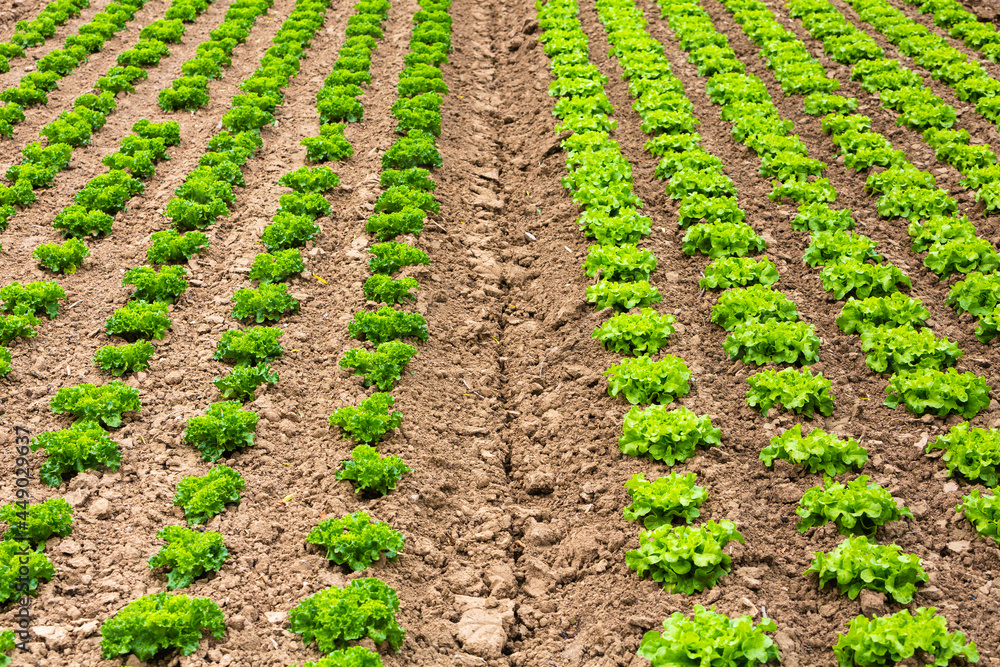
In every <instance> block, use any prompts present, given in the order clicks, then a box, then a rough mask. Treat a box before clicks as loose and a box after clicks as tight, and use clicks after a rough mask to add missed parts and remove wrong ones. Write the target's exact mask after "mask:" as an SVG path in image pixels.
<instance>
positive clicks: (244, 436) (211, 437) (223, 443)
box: [184, 401, 257, 462]
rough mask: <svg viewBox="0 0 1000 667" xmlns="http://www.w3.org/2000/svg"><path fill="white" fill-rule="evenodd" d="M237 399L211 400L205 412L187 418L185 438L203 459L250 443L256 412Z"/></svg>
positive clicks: (217, 455)
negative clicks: (216, 401) (245, 407)
mask: <svg viewBox="0 0 1000 667" xmlns="http://www.w3.org/2000/svg"><path fill="white" fill-rule="evenodd" d="M242 408H243V404H242V403H240V402H239V401H221V402H218V403H212V405H210V406H209V408H208V410H207V411H206V412H205V414H204V415H202V416H198V417H191V418H190V419H188V420H187V429H185V431H184V442H186V443H187V444H189V445H192V446H194V447H196V448H197V449H198V451H200V452H201V456H202V458H203V459H205V460H206V461H211V462H214V461H217V460H218V459H219V457H220V456H222V455H223V454H224V453H226V452H229V451H232V450H235V449H239V448H241V447H252V446H253V440H254V434H255V432H256V430H257V413H256V412H253V411H251V410H243V409H242Z"/></svg>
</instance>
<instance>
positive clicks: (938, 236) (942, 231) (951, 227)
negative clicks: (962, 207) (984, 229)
mask: <svg viewBox="0 0 1000 667" xmlns="http://www.w3.org/2000/svg"><path fill="white" fill-rule="evenodd" d="M906 231H907V232H909V234H910V238H911V239H913V243H912V245H910V250H912V251H913V252H927V251H928V250H930V249H931V247H932V246H935V245H937V244H939V243H940V244H946V243H949V242H950V241H958V240H962V239H972V238H974V237H975V236H976V227H975V225H973V224H972V223H971V222H969V218H968V217H966V216H964V215H963V216H962V217H960V218H956V217H951V216H945V215H935V216H931V217H930V218H927V219H926V220H919V221H914V222H911V223H910V224H909V226H908V227H907V229H906ZM964 273H969V272H968V271H965V272H964Z"/></svg>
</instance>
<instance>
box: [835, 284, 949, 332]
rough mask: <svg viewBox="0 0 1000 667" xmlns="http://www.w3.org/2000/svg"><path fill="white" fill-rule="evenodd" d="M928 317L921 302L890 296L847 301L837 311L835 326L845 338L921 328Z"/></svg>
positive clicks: (852, 298)
mask: <svg viewBox="0 0 1000 667" xmlns="http://www.w3.org/2000/svg"><path fill="white" fill-rule="evenodd" d="M930 316H931V313H930V311H929V310H927V308H925V307H924V305H923V303H922V302H921V301H920V299H917V298H914V297H910V296H906V295H905V294H902V293H901V292H893V293H892V294H890V295H888V296H872V297H868V298H867V299H855V298H854V297H851V298H849V299H848V300H847V303H845V304H844V307H843V308H842V309H841V311H840V316H839V317H838V318H837V326H838V327H840V330H841V331H843V332H844V333H845V334H852V333H858V334H861V333H864V332H865V331H867V330H869V329H871V328H872V327H893V328H895V327H900V326H904V325H910V326H914V327H916V326H920V325H922V324H923V322H924V321H925V320H926V319H927V318H929V317H930Z"/></svg>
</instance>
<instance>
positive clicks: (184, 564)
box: [148, 526, 229, 591]
mask: <svg viewBox="0 0 1000 667" xmlns="http://www.w3.org/2000/svg"><path fill="white" fill-rule="evenodd" d="M156 539H158V540H165V541H166V542H167V546H165V547H163V548H161V549H160V550H159V551H158V552H156V555H154V556H153V557H152V558H150V559H149V561H148V562H149V567H151V568H157V567H163V568H169V570H170V571H169V572H167V590H169V591H175V590H177V589H178V588H187V587H188V586H190V585H191V584H192V583H193V582H194V580H195V579H197V578H198V577H200V576H202V575H203V574H205V573H207V572H216V571H218V569H219V568H220V567H222V564H223V563H224V562H226V558H228V557H229V551H228V550H227V549H226V547H225V544H224V543H223V540H222V535H220V534H218V533H213V532H212V531H205V532H198V531H196V530H191V529H190V528H185V527H184V526H164V527H163V528H161V529H160V531H159V532H158V533H156Z"/></svg>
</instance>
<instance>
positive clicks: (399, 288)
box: [363, 273, 420, 305]
mask: <svg viewBox="0 0 1000 667" xmlns="http://www.w3.org/2000/svg"><path fill="white" fill-rule="evenodd" d="M419 287H420V283H418V282H417V280H416V278H411V277H410V276H405V277H403V278H400V279H398V280H394V279H392V278H390V277H389V276H387V275H385V274H381V273H376V274H375V275H373V276H371V277H370V278H368V280H366V281H365V284H364V285H363V291H364V293H365V298H366V299H368V300H369V301H375V302H376V303H385V304H388V305H395V304H400V303H404V302H405V301H416V299H417V297H416V296H415V295H413V294H411V293H410V290H411V289H417V288H419Z"/></svg>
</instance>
